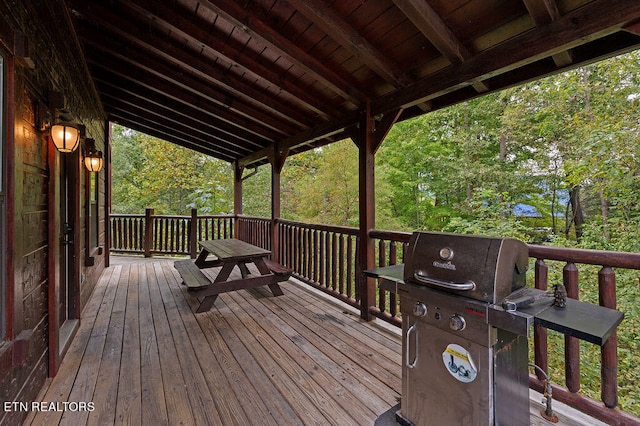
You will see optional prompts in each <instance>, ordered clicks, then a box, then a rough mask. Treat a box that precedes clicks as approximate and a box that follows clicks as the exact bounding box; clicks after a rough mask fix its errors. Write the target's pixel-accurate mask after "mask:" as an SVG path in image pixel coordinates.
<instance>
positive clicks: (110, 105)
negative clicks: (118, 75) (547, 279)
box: [102, 92, 255, 155]
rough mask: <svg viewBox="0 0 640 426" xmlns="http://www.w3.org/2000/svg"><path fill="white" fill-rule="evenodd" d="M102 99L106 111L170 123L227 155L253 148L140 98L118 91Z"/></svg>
mask: <svg viewBox="0 0 640 426" xmlns="http://www.w3.org/2000/svg"><path fill="white" fill-rule="evenodd" d="M102 101H103V103H104V105H105V109H106V110H107V111H108V112H114V111H116V110H120V111H130V112H131V113H133V114H135V115H137V116H139V117H148V118H149V122H161V123H165V125H167V124H168V125H170V126H172V127H174V128H175V129H176V131H177V132H178V133H180V134H183V135H185V136H188V137H193V138H194V140H201V141H205V142H206V145H215V146H218V147H220V149H221V150H222V151H226V152H227V153H228V155H233V153H234V152H241V151H243V150H244V151H245V153H244V155H249V154H250V153H251V152H252V150H253V149H255V148H254V147H253V146H251V145H250V144H247V143H244V144H238V143H232V142H231V141H229V139H225V137H226V136H227V135H226V134H222V133H220V132H216V131H215V130H214V129H212V128H211V127H209V126H206V125H204V124H202V123H199V122H196V121H189V120H187V119H185V118H183V117H180V116H178V117H176V115H175V114H166V111H165V110H163V109H162V108H159V107H158V106H155V105H153V104H150V103H149V102H144V101H143V100H140V99H133V100H132V99H130V98H125V97H123V96H118V92H115V93H111V92H110V93H109V94H107V93H103V95H102Z"/></svg>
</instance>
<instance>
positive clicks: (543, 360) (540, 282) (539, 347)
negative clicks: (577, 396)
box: [533, 259, 549, 380]
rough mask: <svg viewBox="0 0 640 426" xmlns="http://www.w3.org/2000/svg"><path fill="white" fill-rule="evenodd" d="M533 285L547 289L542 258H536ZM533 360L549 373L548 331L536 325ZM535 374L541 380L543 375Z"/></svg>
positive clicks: (546, 271)
mask: <svg viewBox="0 0 640 426" xmlns="http://www.w3.org/2000/svg"><path fill="white" fill-rule="evenodd" d="M534 276H535V277H534V280H535V287H536V288H537V289H539V290H545V291H546V290H547V283H548V279H549V267H548V266H547V264H546V263H545V262H544V260H542V259H536V263H535V270H534ZM533 342H534V347H533V351H534V355H533V356H534V362H535V364H536V365H537V366H538V367H540V369H542V371H544V372H545V373H549V352H548V332H547V329H546V328H545V327H542V326H541V325H536V326H534V328H533ZM535 373H536V376H537V377H538V379H539V380H543V379H544V376H543V375H542V373H541V372H539V371H538V370H536V372H535Z"/></svg>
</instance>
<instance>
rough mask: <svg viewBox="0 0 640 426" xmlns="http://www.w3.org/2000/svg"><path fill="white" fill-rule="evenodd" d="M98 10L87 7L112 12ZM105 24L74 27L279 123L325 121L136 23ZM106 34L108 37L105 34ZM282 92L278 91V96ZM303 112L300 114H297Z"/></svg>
mask: <svg viewBox="0 0 640 426" xmlns="http://www.w3.org/2000/svg"><path fill="white" fill-rule="evenodd" d="M99 9H102V8H90V11H91V13H94V14H98V16H99V15H103V14H105V13H113V12H107V11H102V10H99ZM91 19H99V18H98V17H97V16H92V17H91ZM106 22H111V23H112V22H114V20H113V19H109V20H105V21H102V22H101V23H100V24H99V25H100V28H99V29H98V28H96V27H95V26H94V25H93V24H92V23H84V22H81V23H80V24H79V25H78V29H79V31H80V32H81V33H84V34H86V33H88V32H91V33H93V34H95V35H94V36H93V37H92V36H89V37H88V38H94V37H95V38H96V39H98V38H100V37H102V38H103V39H106V41H110V42H111V43H112V44H115V43H117V41H116V40H114V39H120V40H122V41H123V44H125V43H126V44H129V46H128V48H127V50H128V53H127V54H128V55H138V56H141V55H142V53H141V52H145V53H147V54H148V55H155V56H157V57H158V58H160V59H162V60H163V61H166V62H167V63H169V64H173V65H174V66H175V67H176V68H177V69H184V70H186V71H189V72H190V73H192V74H193V75H194V76H197V77H198V78H199V79H201V80H202V81H204V82H206V83H208V84H210V85H211V86H212V87H217V88H218V89H220V90H221V91H224V92H226V93H229V96H232V97H235V98H237V99H240V100H241V101H242V102H243V103H245V104H255V105H257V106H258V107H259V108H261V109H263V110H265V111H267V112H268V113H269V114H273V115H275V116H279V117H280V118H281V119H283V120H287V121H290V122H291V123H292V124H297V125H301V124H302V125H310V124H311V123H312V122H311V120H312V119H313V118H314V117H312V116H310V115H309V112H310V111H312V112H315V113H316V114H317V115H318V116H320V117H322V118H323V119H328V118H329V115H328V113H327V112H325V111H323V110H320V109H318V108H316V107H315V106H311V105H308V104H305V105H303V106H298V108H297V109H294V108H293V107H291V106H290V105H287V104H285V103H283V102H281V101H280V100H279V99H280V98H279V97H275V96H273V94H272V93H269V92H268V91H265V90H259V89H257V88H256V87H255V86H253V85H249V84H247V83H246V82H245V80H243V79H241V78H239V76H237V75H235V74H234V73H229V72H224V71H223V70H221V69H220V67H216V66H213V65H212V63H211V61H206V60H204V59H203V58H202V57H201V56H195V55H193V54H191V53H189V52H188V51H186V50H185V49H184V47H182V46H178V45H176V44H175V42H174V41H173V40H170V39H168V38H167V37H159V36H158V35H157V34H154V33H151V32H149V31H143V30H141V27H140V25H139V24H137V23H135V22H133V21H132V20H125V19H124V18H118V20H117V22H118V23H117V25H114V24H107V23H106ZM107 31H108V32H109V33H110V34H106V33H107ZM280 93H282V92H281V91H280V92H278V94H280ZM303 110H306V111H307V112H306V113H305V114H303V113H302V112H301V111H303Z"/></svg>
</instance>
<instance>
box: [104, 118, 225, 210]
mask: <svg viewBox="0 0 640 426" xmlns="http://www.w3.org/2000/svg"><path fill="white" fill-rule="evenodd" d="M112 148H113V149H112V150H113V159H112V164H113V167H112V170H113V171H112V176H113V177H112V181H113V186H112V188H113V189H112V211H113V212H115V213H141V212H144V209H145V208H154V209H155V212H156V213H157V214H188V213H189V209H190V208H192V207H195V208H198V209H199V211H200V212H201V213H202V214H219V213H230V212H233V192H232V191H233V190H232V181H231V173H230V168H229V165H228V164H227V163H225V162H222V161H219V160H214V159H213V158H211V157H208V156H205V155H202V154H200V153H197V152H195V151H191V150H188V149H185V148H181V147H179V146H177V145H175V144H171V143H168V142H164V141H161V140H158V139H156V138H153V137H150V136H147V135H144V134H142V133H138V132H135V131H132V130H130V129H125V128H123V127H120V126H114V128H113V132H112Z"/></svg>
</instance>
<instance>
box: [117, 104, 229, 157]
mask: <svg viewBox="0 0 640 426" xmlns="http://www.w3.org/2000/svg"><path fill="white" fill-rule="evenodd" d="M108 119H109V120H110V121H112V122H114V123H116V124H121V125H123V126H125V127H128V128H130V129H133V130H136V131H139V132H142V133H145V134H147V135H149V136H153V137H156V138H158V139H162V140H164V141H167V142H171V143H174V144H176V145H180V146H182V147H185V148H189V149H192V150H194V151H198V152H201V153H203V154H206V155H210V156H212V157H215V158H219V159H221V160H224V161H228V162H231V161H233V157H232V156H229V155H226V154H225V153H223V152H220V151H218V150H216V149H213V148H212V147H211V146H207V145H200V144H196V143H194V142H193V141H192V140H191V139H190V138H189V139H184V138H181V137H177V136H176V135H175V134H174V133H173V132H172V131H171V130H170V129H169V130H166V129H165V130H161V129H160V128H159V127H157V126H155V125H153V126H149V125H148V124H147V123H145V122H142V121H139V120H138V118H137V117H135V116H132V115H131V114H130V113H128V112H114V113H110V114H109V117H108Z"/></svg>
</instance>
